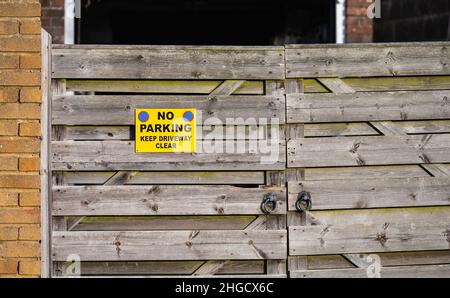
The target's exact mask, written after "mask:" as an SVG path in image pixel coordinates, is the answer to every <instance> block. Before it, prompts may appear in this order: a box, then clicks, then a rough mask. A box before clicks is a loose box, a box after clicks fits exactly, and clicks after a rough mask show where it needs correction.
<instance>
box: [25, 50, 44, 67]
mask: <svg viewBox="0 0 450 298" xmlns="http://www.w3.org/2000/svg"><path fill="white" fill-rule="evenodd" d="M20 68H24V69H40V68H41V55H40V54H37V53H36V54H27V55H22V56H20Z"/></svg>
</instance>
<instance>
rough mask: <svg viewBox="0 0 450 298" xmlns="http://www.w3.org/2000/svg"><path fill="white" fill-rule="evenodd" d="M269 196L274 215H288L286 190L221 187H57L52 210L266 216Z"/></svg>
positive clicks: (98, 212) (54, 191) (56, 213)
mask: <svg viewBox="0 0 450 298" xmlns="http://www.w3.org/2000/svg"><path fill="white" fill-rule="evenodd" d="M269 193H273V194H276V196H277V208H276V209H275V210H274V211H273V213H275V214H285V213H286V192H285V191H284V190H273V189H263V188H245V187H234V186H219V185H216V186H204V185H195V186H194V185H186V186H177V185H168V186H164V185H153V186H152V185H145V186H143V185H142V186H141V185H140V186H123V185H117V186H116V185H114V186H54V187H53V195H52V200H53V208H52V209H53V215H231V214H234V215H247V214H263V212H262V210H261V203H262V201H263V198H264V196H265V195H266V194H269ZM180 202H182V204H180Z"/></svg>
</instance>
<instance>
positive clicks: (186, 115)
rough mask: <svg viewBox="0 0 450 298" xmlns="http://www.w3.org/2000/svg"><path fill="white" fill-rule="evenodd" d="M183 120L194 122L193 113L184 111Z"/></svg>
mask: <svg viewBox="0 0 450 298" xmlns="http://www.w3.org/2000/svg"><path fill="white" fill-rule="evenodd" d="M183 118H184V120H186V121H188V122H191V121H192V120H194V113H192V112H191V111H186V112H184V114H183Z"/></svg>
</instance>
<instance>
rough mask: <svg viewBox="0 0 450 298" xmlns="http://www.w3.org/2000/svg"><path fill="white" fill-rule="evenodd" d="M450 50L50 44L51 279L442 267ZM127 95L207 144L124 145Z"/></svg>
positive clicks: (434, 271)
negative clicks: (197, 116)
mask: <svg viewBox="0 0 450 298" xmlns="http://www.w3.org/2000/svg"><path fill="white" fill-rule="evenodd" d="M449 46H450V44H449V43H427V44H403V45H392V44H391V45H386V44H385V45H376V44H374V45H345V46H337V45H321V46H286V47H175V46H168V47H161V46H157V47H155V46H98V45H95V46H67V45H66V46H61V45H55V46H53V48H52V51H51V55H49V56H45V55H44V58H45V59H44V61H47V60H48V61H47V62H48V65H49V69H50V70H51V74H49V84H50V85H51V87H50V88H49V89H50V98H51V102H50V103H51V104H50V105H49V106H48V109H49V111H48V113H47V114H48V115H51V117H50V118H51V119H48V121H47V120H46V119H45V118H43V121H44V122H46V121H47V122H48V124H49V128H51V133H49V135H51V140H49V143H48V145H49V146H48V150H49V151H50V152H49V155H48V156H49V168H50V172H49V174H50V175H49V181H51V182H50V183H49V195H50V199H49V200H45V201H44V202H48V203H49V218H50V219H51V228H49V229H48V230H49V231H50V235H49V238H50V239H49V241H48V242H47V241H45V234H44V239H43V243H44V245H43V254H44V256H45V254H46V253H47V252H49V257H48V259H49V265H50V266H49V267H51V270H50V275H52V276H65V275H67V274H71V272H72V271H73V270H74V268H75V269H76V267H74V266H76V264H77V263H73V261H81V263H80V264H81V275H83V276H102V275H108V276H111V275H115V276H122V275H127V276H128V275H133V276H163V275H164V276H180V275H181V276H211V275H220V276H237V275H238V276H253V277H254V276H257V277H264V276H269V277H286V276H290V277H372V276H373V277H376V276H380V275H381V276H382V277H408V276H433V277H434V276H450V265H449V264H450V250H449V247H450V179H449V175H450V164H449V163H450V120H449V119H450V99H449V98H450V64H449V63H450V54H449V53H448V47H449ZM44 64H45V63H44ZM44 66H45V65H44ZM44 89H45V88H44ZM44 106H45V102H44ZM135 108H196V109H197V110H198V111H200V112H201V114H202V118H203V121H199V122H197V125H198V129H199V130H200V132H201V133H200V134H199V137H198V139H197V141H198V146H200V147H201V146H203V145H204V144H205V142H209V141H211V136H213V139H214V138H215V139H216V140H215V141H220V142H221V143H220V142H218V144H221V145H220V146H221V148H222V149H223V151H221V152H217V151H214V152H209V153H207V152H206V151H200V152H197V153H192V154H189V153H183V154H175V153H147V154H136V153H135V152H134V138H135V136H134V133H133V131H134V129H133V125H134V110H135ZM236 118H238V119H244V120H245V119H250V118H253V119H256V120H260V119H266V120H269V121H270V119H278V123H276V124H279V125H276V124H275V123H271V122H263V121H259V122H257V123H247V122H244V123H241V124H239V123H232V124H229V123H227V119H236ZM207 119H208V121H207ZM211 119H213V120H214V121H209V120H211ZM217 128H219V129H222V131H223V132H230V131H231V132H232V133H231V134H226V133H225V134H224V135H222V134H219V136H217V135H214V133H213V132H215V131H216V130H215V129H217ZM274 140H275V141H274ZM45 142H46V136H44V142H43V143H44V144H45ZM255 142H256V143H258V142H263V143H264V142H265V143H267V144H269V143H270V144H271V145H275V147H272V149H273V148H276V150H275V152H276V158H275V159H273V158H272V162H262V158H263V157H264V156H265V154H267V150H266V151H264V150H255V147H252V146H250V144H254V143H255ZM220 146H219V147H220ZM44 147H45V145H44ZM226 148H233V149H232V150H231V151H229V150H227V149H226ZM237 148H244V149H241V151H239V150H238V149H237ZM257 149H258V148H257ZM266 149H267V148H266ZM271 151H272V152H271V154H273V150H271ZM45 152H46V150H45V148H44V150H43V156H46V155H45ZM272 157H273V156H272ZM44 170H45V169H44ZM44 173H45V171H44ZM45 187H46V186H45V185H44V186H43V192H44V195H45V191H46V190H45ZM269 197H270V198H274V199H275V200H276V208H275V210H273V211H271V212H270V214H265V213H264V212H263V208H261V206H262V203H263V201H264V200H265V199H267V198H269ZM308 197H309V198H310V201H311V203H312V205H311V208H310V209H309V210H306V211H303V212H299V211H298V210H297V208H300V207H301V206H300V205H299V204H297V203H298V202H299V198H303V199H304V198H308ZM43 210H44V213H43V214H44V221H43V224H44V226H45V224H46V221H45V218H46V214H45V210H46V208H45V206H44V207H43ZM288 238H289V239H288ZM47 243H50V244H51V245H50V247H49V248H48V250H47V249H46V246H45V245H46V244H47ZM43 259H45V257H43ZM286 260H287V262H286Z"/></svg>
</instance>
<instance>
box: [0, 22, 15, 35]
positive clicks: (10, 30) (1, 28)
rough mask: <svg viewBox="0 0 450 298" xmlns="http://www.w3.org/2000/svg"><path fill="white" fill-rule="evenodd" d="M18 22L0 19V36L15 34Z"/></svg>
mask: <svg viewBox="0 0 450 298" xmlns="http://www.w3.org/2000/svg"><path fill="white" fill-rule="evenodd" d="M18 32H19V21H18V20H16V19H0V34H17V33H18Z"/></svg>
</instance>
